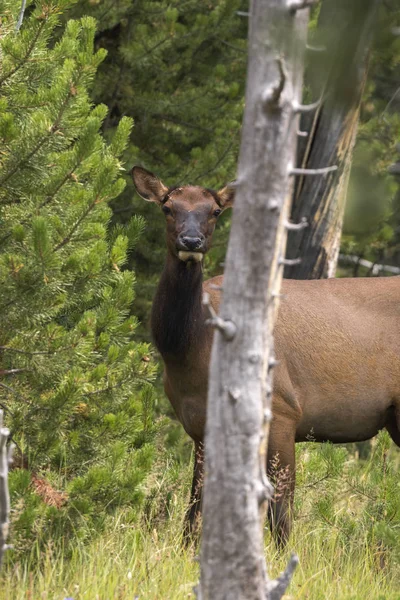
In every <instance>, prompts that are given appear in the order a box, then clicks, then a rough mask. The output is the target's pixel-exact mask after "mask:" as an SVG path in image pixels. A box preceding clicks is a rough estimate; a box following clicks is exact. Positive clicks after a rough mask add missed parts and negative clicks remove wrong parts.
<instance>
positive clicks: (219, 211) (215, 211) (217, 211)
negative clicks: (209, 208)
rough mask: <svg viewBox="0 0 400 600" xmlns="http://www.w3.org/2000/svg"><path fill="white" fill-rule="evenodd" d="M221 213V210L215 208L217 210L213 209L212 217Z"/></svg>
mask: <svg viewBox="0 0 400 600" xmlns="http://www.w3.org/2000/svg"><path fill="white" fill-rule="evenodd" d="M221 213H222V210H221V209H220V208H217V210H214V217H218V215H220V214H221Z"/></svg>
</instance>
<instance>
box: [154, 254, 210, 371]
mask: <svg viewBox="0 0 400 600" xmlns="http://www.w3.org/2000/svg"><path fill="white" fill-rule="evenodd" d="M202 283H203V276H202V270H201V266H200V265H199V264H197V263H189V264H188V263H184V262H181V261H178V262H177V264H176V265H174V267H173V268H171V266H169V265H168V263H167V265H166V267H165V269H164V271H163V274H162V276H161V279H160V283H159V286H158V289H157V292H156V296H155V298H154V302H153V309H152V315H151V329H152V334H153V339H154V342H155V344H156V346H157V348H158V350H159V352H160V353H161V354H162V356H165V355H169V356H171V357H176V358H181V359H184V358H185V357H186V356H187V354H188V352H189V351H190V350H191V348H193V345H194V343H197V342H198V341H200V339H201V337H202V335H204V316H203V306H202Z"/></svg>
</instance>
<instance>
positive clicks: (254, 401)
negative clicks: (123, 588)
mask: <svg viewBox="0 0 400 600" xmlns="http://www.w3.org/2000/svg"><path fill="white" fill-rule="evenodd" d="M290 4H292V3H290V2H288V0H254V1H253V2H252V4H251V10H250V13H251V14H250V32H249V61H248V71H247V73H248V74H247V87H246V109H245V115H244V123H243V130H242V140H241V148H240V157H239V168H238V179H237V193H236V203H235V208H234V212H233V220H232V228H231V234H230V238H229V246H228V253H227V258H226V263H225V265H226V266H225V278H224V287H223V291H224V298H223V302H222V306H221V309H220V316H219V318H214V319H213V322H214V325H216V327H217V331H216V333H215V339H214V345H213V351H212V358H211V368H210V380H209V395H208V412H207V427H206V440H205V449H206V458H205V472H206V479H205V490H204V512H203V514H204V521H203V544H202V551H201V581H200V587H199V592H198V596H199V598H201V599H202V600H211V599H212V600H220V599H224V600H229V599H235V600H240V599H243V600H244V599H246V600H253V599H265V598H280V597H281V595H282V594H283V588H284V587H285V586H284V584H283V582H282V581H280V580H277V581H275V582H268V577H267V573H266V565H265V559H264V551H263V523H264V516H265V510H264V509H265V503H266V500H267V498H268V497H269V494H270V488H271V486H270V484H269V482H268V480H267V476H266V472H265V467H266V446H267V438H268V422H269V420H270V417H271V391H272V380H271V372H270V371H271V368H270V367H271V365H273V360H274V354H273V337H272V328H273V322H274V315H275V312H276V307H277V294H278V292H279V288H280V282H281V275H282V269H281V265H282V259H281V257H283V256H284V253H285V244H286V234H285V227H284V223H285V219H286V216H287V215H288V214H289V211H290V197H291V192H292V177H291V176H290V173H291V165H293V164H294V160H295V152H296V132H297V129H298V117H297V115H296V111H295V110H294V103H295V102H297V103H299V101H300V97H301V89H302V74H303V50H304V48H305V41H306V36H307V23H308V12H309V11H308V9H303V10H299V11H297V12H296V10H291V9H290V8H289V5H290ZM293 4H294V3H293ZM295 4H304V3H302V2H295ZM232 323H233V324H234V326H233V329H235V330H236V332H235V334H234V335H233V336H232V331H231V328H232ZM227 324H230V325H231V328H229V327H228V326H227ZM294 563H295V561H294V560H293V561H292V564H291V567H290V568H293V565H294ZM289 570H290V569H289ZM286 584H287V583H286ZM280 586H281V587H280ZM281 588H282V589H281ZM272 590H274V591H272Z"/></svg>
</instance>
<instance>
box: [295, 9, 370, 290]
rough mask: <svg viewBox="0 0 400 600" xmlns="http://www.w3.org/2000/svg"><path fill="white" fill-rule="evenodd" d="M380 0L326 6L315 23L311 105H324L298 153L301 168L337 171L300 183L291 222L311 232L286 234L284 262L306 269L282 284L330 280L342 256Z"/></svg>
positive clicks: (306, 124) (309, 120)
mask: <svg viewBox="0 0 400 600" xmlns="http://www.w3.org/2000/svg"><path fill="white" fill-rule="evenodd" d="M379 3H380V0H353V1H352V2H349V1H348V0H324V1H323V2H322V6H321V12H320V15H319V19H318V28H317V35H316V38H317V39H316V44H317V47H320V48H321V47H325V48H326V50H325V51H323V52H314V53H313V56H314V58H313V59H312V60H311V61H310V63H311V64H310V69H309V77H308V84H309V86H310V88H311V91H312V93H313V95H314V99H316V98H318V97H319V96H321V95H322V96H323V98H325V100H324V101H323V102H322V104H321V106H320V107H319V108H318V109H317V110H316V111H315V113H311V114H307V115H304V116H303V119H302V123H301V128H302V130H304V131H307V132H309V135H308V137H307V138H303V139H304V142H303V143H302V144H301V147H300V149H299V160H298V164H300V165H301V166H302V167H304V168H308V169H317V168H319V167H321V166H324V165H326V164H332V165H333V164H336V165H337V166H338V170H337V171H336V172H332V173H331V174H330V175H329V176H328V178H327V179H324V180H322V179H320V178H318V179H317V178H311V177H305V178H304V177H303V178H300V179H299V181H298V182H297V185H296V189H295V194H294V201H293V208H292V219H293V220H294V221H299V220H301V219H302V218H303V219H305V220H306V221H307V222H308V224H309V226H308V228H306V229H302V230H299V231H293V232H291V233H290V234H289V239H288V246H287V256H288V257H289V258H292V259H293V258H296V257H298V256H301V259H302V260H301V263H298V264H295V265H291V266H290V265H288V266H286V267H285V277H287V278H291V279H319V278H322V277H333V276H334V274H335V270H336V264H337V260H338V256H339V248H340V237H341V230H342V225H343V216H344V208H345V201H346V193H347V185H348V180H349V175H350V169H351V160H352V153H353V147H354V143H355V138H356V133H357V128H358V120H359V114H360V105H361V98H362V94H363V90H364V86H365V81H366V76H367V66H368V53H369V49H370V46H371V40H372V32H373V26H374V23H375V17H376V10H377V7H378V5H379Z"/></svg>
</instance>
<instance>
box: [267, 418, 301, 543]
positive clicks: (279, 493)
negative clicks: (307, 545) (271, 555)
mask: <svg viewBox="0 0 400 600" xmlns="http://www.w3.org/2000/svg"><path fill="white" fill-rule="evenodd" d="M294 445H295V424H294V423H293V422H291V421H289V420H288V419H283V418H282V417H279V416H277V417H274V419H273V421H272V423H271V429H270V433H269V438H268V455H267V473H268V477H269V478H270V480H271V483H272V484H273V486H274V495H273V498H272V499H271V501H270V503H269V506H268V520H269V525H270V529H271V533H272V536H273V538H274V540H275V543H276V545H277V547H278V548H283V547H284V546H285V545H286V543H287V541H288V539H289V535H290V530H291V512H292V507H293V496H294V487H295V475H296V464H295V446H294Z"/></svg>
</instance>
